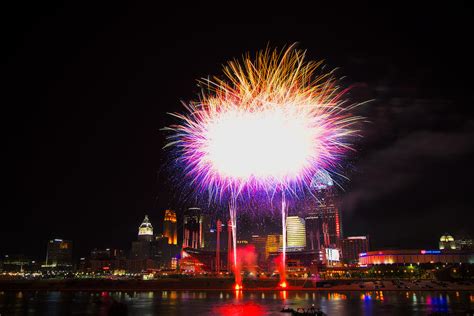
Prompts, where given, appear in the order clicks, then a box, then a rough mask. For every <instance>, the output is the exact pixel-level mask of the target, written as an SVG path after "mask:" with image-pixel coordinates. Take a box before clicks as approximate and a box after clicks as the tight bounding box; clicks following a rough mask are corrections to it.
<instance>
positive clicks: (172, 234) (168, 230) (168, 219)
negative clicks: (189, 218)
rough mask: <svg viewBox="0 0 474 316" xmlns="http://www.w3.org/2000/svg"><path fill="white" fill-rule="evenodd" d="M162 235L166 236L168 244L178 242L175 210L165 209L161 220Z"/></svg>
mask: <svg viewBox="0 0 474 316" xmlns="http://www.w3.org/2000/svg"><path fill="white" fill-rule="evenodd" d="M163 236H164V237H167V238H168V244H170V245H177V244H178V224H177V219H176V212H174V211H172V210H166V211H165V218H164V220H163Z"/></svg>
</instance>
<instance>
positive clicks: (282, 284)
mask: <svg viewBox="0 0 474 316" xmlns="http://www.w3.org/2000/svg"><path fill="white" fill-rule="evenodd" d="M287 286H288V284H286V282H285V281H283V282H281V283H280V287H282V288H284V289H285V288H286V287H287Z"/></svg>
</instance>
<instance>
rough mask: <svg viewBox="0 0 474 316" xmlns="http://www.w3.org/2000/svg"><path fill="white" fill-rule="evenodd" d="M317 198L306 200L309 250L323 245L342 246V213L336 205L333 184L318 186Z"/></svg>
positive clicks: (304, 208) (305, 210) (305, 209)
mask: <svg viewBox="0 0 474 316" xmlns="http://www.w3.org/2000/svg"><path fill="white" fill-rule="evenodd" d="M315 195H316V198H312V197H311V198H308V199H306V200H305V201H304V205H303V211H304V214H305V220H306V233H307V235H306V240H307V247H308V249H309V250H314V251H318V250H320V248H321V246H324V247H325V248H328V247H340V243H341V238H342V225H341V214H340V211H339V208H338V207H337V205H336V201H335V200H336V195H335V190H334V188H333V187H332V185H328V186H325V187H318V189H317V190H316V191H315Z"/></svg>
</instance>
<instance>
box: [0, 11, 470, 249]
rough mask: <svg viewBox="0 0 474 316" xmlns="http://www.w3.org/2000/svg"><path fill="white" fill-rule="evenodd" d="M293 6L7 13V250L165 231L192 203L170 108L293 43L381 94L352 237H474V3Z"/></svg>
mask: <svg viewBox="0 0 474 316" xmlns="http://www.w3.org/2000/svg"><path fill="white" fill-rule="evenodd" d="M41 5H44V3H41ZM295 5H297V7H295V8H291V7H290V6H289V5H285V7H284V8H281V10H280V11H279V12H277V11H276V9H278V8H276V9H275V10H273V9H272V10H270V9H268V8H266V9H257V8H255V7H244V5H243V4H242V6H238V5H237V3H235V7H231V8H224V7H222V8H214V10H210V9H207V8H204V7H196V8H192V7H187V6H186V5H185V4H184V3H178V4H177V5H176V6H177V7H175V8H169V9H165V8H164V6H159V5H157V6H156V7H137V6H119V5H117V4H113V5H110V6H102V7H100V6H98V5H97V4H95V5H94V6H88V5H86V4H83V3H71V4H68V5H61V6H58V7H52V6H49V7H48V6H40V4H38V5H37V6H36V7H29V6H28V5H27V4H24V3H22V4H21V5H18V6H17V7H4V8H3V9H2V10H1V12H2V13H1V14H2V19H1V23H2V30H1V32H2V59H1V78H2V82H1V90H2V93H1V98H2V102H1V104H2V136H3V137H2V138H3V142H2V156H3V158H4V160H5V161H4V163H3V165H2V166H3V172H2V173H3V175H2V179H3V183H4V185H5V187H6V188H5V189H4V191H3V192H4V194H5V197H4V198H3V199H2V202H3V203H2V206H1V220H0V254H5V253H10V254H11V253H25V254H27V255H30V256H32V257H37V258H42V257H43V256H44V253H45V248H46V242H47V240H48V239H49V238H58V237H59V238H60V237H62V238H66V239H71V240H73V242H74V244H75V256H76V257H79V256H84V255H87V254H88V251H89V250H90V249H91V248H93V247H119V248H123V249H128V248H129V246H130V242H131V241H132V240H134V238H135V236H136V233H137V227H138V225H139V224H140V222H141V220H142V219H143V217H144V215H145V214H148V215H149V216H150V218H151V220H152V223H153V224H154V225H155V226H157V227H159V226H160V222H161V218H162V213H163V211H164V209H166V208H173V209H177V210H181V209H182V207H184V205H186V203H190V201H186V202H183V201H182V193H180V191H179V190H178V189H179V188H177V187H176V182H175V181H174V179H175V178H176V176H177V175H176V174H173V172H171V171H170V169H169V168H168V167H166V166H167V165H166V162H167V159H168V158H167V155H166V152H165V151H163V150H162V146H163V144H164V142H165V137H164V136H165V135H164V134H163V132H161V131H160V128H162V127H164V126H166V125H169V124H170V123H172V122H173V120H172V118H171V117H170V116H168V115H167V114H166V112H170V111H181V110H182V106H181V104H180V101H181V100H183V101H189V100H192V99H195V97H196V93H198V92H199V88H198V87H197V85H196V79H198V78H201V77H207V76H209V75H214V74H219V73H220V71H221V65H222V64H223V63H225V62H226V61H227V60H229V59H233V58H236V57H240V56H242V54H244V53H246V52H255V51H256V50H259V49H262V48H265V47H266V46H267V45H268V44H269V45H270V46H272V47H282V46H283V45H288V44H292V43H294V42H298V47H299V48H301V49H305V50H307V56H308V58H310V59H315V60H320V59H324V60H325V63H326V65H327V67H328V69H333V68H336V67H338V71H337V75H338V76H339V77H341V78H342V77H343V79H342V80H341V84H342V85H343V86H353V88H352V90H351V92H350V94H349V95H348V98H349V99H350V100H351V101H353V102H361V101H365V100H373V101H371V102H369V103H368V104H365V105H363V106H361V107H360V108H359V110H358V114H360V115H364V116H365V117H366V118H367V121H369V122H368V123H366V124H364V126H363V130H362V134H363V136H364V137H363V138H362V139H360V140H359V141H358V142H357V144H356V148H357V154H356V155H354V156H351V157H349V158H348V159H347V161H346V165H347V167H346V174H347V175H348V176H349V177H350V179H351V181H350V182H347V183H344V192H341V210H342V214H343V215H342V216H343V228H344V233H345V234H346V235H352V234H369V235H370V236H371V239H372V246H373V248H384V247H405V248H416V247H420V248H434V247H436V246H437V245H436V242H437V239H438V238H439V237H440V236H441V234H442V233H444V232H450V233H451V234H454V235H455V236H457V235H463V234H464V235H470V236H472V237H474V225H473V224H472V223H474V215H473V206H474V202H473V201H474V194H473V189H472V187H473V185H472V182H473V180H472V179H474V166H473V163H472V162H473V159H474V116H473V115H472V113H471V107H472V106H473V103H474V89H473V80H472V76H473V70H474V67H473V66H474V63H473V56H474V50H473V48H472V47H471V45H472V40H473V38H474V36H473V34H472V31H471V30H470V28H471V24H472V19H473V10H472V8H468V7H465V6H464V5H463V4H462V3H461V2H458V3H457V4H456V5H454V4H453V5H449V6H448V2H444V4H443V6H439V7H419V8H415V7H413V6H412V5H409V6H405V7H404V6H402V5H398V6H396V7H394V6H392V7H386V8H384V7H378V8H377V7H373V6H372V7H370V8H369V7H363V6H359V7H346V8H344V9H343V8H342V4H341V5H339V6H336V7H334V8H322V7H319V8H305V7H304V6H303V5H302V4H299V3H298V4H297V3H295ZM430 5H433V3H430ZM274 6H276V2H275V3H274ZM216 9H219V12H217V11H216ZM299 12H301V13H299ZM5 158H6V159H5ZM191 204H192V203H191Z"/></svg>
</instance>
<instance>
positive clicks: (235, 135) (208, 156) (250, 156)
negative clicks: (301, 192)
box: [203, 106, 320, 180]
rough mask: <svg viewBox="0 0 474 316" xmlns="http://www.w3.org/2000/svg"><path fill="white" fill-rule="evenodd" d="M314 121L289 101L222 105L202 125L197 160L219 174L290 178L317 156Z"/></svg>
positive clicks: (301, 170) (295, 175)
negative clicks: (260, 106)
mask: <svg viewBox="0 0 474 316" xmlns="http://www.w3.org/2000/svg"><path fill="white" fill-rule="evenodd" d="M314 125H315V124H314V116H311V115H307V113H305V112H304V111H296V110H294V109H293V108H292V107H291V106H287V107H282V106H280V107H277V106H275V107H267V108H266V109H265V110H260V111H255V112H250V111H245V110H241V109H232V110H227V111H225V112H222V113H219V114H218V115H216V116H215V118H214V119H213V120H211V121H210V122H208V124H207V126H206V127H207V128H206V133H205V139H206V141H205V142H204V148H203V152H204V157H203V158H204V159H203V161H204V162H205V163H206V164H209V165H210V167H211V170H213V172H216V173H217V174H219V176H221V177H224V178H229V177H230V178H237V179H249V178H251V177H254V178H256V179H261V180H265V179H268V178H273V179H279V180H283V179H286V180H291V179H296V178H297V177H298V176H299V175H300V173H302V172H303V171H304V170H305V169H306V168H309V167H311V166H312V165H314V162H315V160H316V159H317V158H318V157H317V148H318V141H317V140H318V134H319V132H320V128H318V127H317V126H314Z"/></svg>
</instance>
